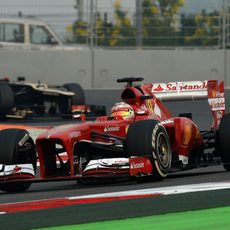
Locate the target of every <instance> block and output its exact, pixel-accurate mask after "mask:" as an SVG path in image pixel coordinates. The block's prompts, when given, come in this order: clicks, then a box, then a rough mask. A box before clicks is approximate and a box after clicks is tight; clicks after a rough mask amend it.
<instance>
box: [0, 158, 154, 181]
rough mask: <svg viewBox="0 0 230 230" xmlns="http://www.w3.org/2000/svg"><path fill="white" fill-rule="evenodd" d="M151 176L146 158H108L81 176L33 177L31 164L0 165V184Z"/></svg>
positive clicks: (94, 163)
mask: <svg viewBox="0 0 230 230" xmlns="http://www.w3.org/2000/svg"><path fill="white" fill-rule="evenodd" d="M147 175H152V164H151V162H150V160H149V158H147V157H131V158H109V159H99V160H92V161H90V162H89V163H88V164H87V166H86V167H85V169H84V170H83V171H82V173H81V174H77V175H75V176H62V177H58V176H56V177H46V178H42V177H35V172H34V169H33V165H32V164H15V165H4V164H0V184H1V183H7V182H9V183H10V182H11V183H12V182H25V181H30V182H42V181H44V182H45V181H47V182H48V181H59V180H60V181H61V180H62V181H63V180H77V179H84V178H99V177H101V178H110V177H111V178H114V177H140V176H147Z"/></svg>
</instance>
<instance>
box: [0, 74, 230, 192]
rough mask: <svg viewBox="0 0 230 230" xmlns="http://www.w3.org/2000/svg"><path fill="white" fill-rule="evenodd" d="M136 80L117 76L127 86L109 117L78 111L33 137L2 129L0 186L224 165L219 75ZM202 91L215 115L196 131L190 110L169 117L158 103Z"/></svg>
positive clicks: (226, 145)
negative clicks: (71, 120) (73, 120)
mask: <svg viewBox="0 0 230 230" xmlns="http://www.w3.org/2000/svg"><path fill="white" fill-rule="evenodd" d="M141 80H143V79H142V78H123V79H118V80H117V81H118V82H125V83H127V86H126V87H125V89H124V91H123V92H122V94H121V98H122V100H123V102H120V103H116V104H115V105H114V107H113V108H112V110H111V114H110V115H109V116H103V117H98V118H97V119H96V120H95V121H93V122H85V121H84V115H82V116H81V118H82V122H81V123H80V124H79V123H78V124H69V125H62V126H57V127H54V128H51V129H49V130H47V131H46V132H44V133H43V134H41V135H40V136H39V137H38V138H37V140H36V144H34V142H33V140H32V138H31V137H30V135H29V133H28V132H27V131H25V130H19V129H7V130H2V131H1V132H0V146H1V151H0V186H1V189H2V190H4V191H8V192H12V191H13V192H16V191H25V190H27V189H28V188H29V186H30V184H31V183H33V182H37V181H55V180H71V179H73V180H79V181H82V180H84V179H88V178H113V177H134V178H135V177H136V178H137V179H138V180H140V179H142V178H143V179H146V178H148V179H152V180H161V179H163V178H165V177H166V176H167V175H168V174H169V173H170V172H175V171H182V170H187V169H191V168H195V167H202V166H207V165H213V164H223V166H224V168H225V169H226V170H228V171H229V170H230V142H229V141H228V137H227V135H228V133H229V131H228V129H229V128H228V127H230V116H229V114H226V115H224V113H225V99H224V83H223V81H218V80H209V81H203V82H201V81H195V82H177V83H175V82H174V83H168V84H164V83H159V84H142V85H134V83H133V82H135V81H141ZM202 98H208V103H209V105H210V108H211V111H212V115H213V121H214V122H213V125H212V127H211V128H210V130H207V131H199V128H198V127H197V125H196V124H195V123H194V122H193V121H192V119H191V118H189V116H187V117H186V116H179V117H173V116H172V115H171V113H170V112H169V111H168V110H167V109H166V108H165V107H164V105H163V104H162V102H161V101H164V100H168V101H170V100H181V99H182V100H191V99H202ZM63 153H66V154H67V158H66V159H65V160H63V159H62V154H63ZM37 158H38V160H39V162H40V176H39V177H36V176H35V172H36V162H37ZM57 159H58V161H57Z"/></svg>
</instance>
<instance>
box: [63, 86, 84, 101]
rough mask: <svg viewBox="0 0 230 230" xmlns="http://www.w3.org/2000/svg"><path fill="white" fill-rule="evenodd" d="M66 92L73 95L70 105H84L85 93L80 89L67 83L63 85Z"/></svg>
mask: <svg viewBox="0 0 230 230" xmlns="http://www.w3.org/2000/svg"><path fill="white" fill-rule="evenodd" d="M63 87H64V88H66V89H67V90H68V91H71V92H73V93H75V95H74V96H73V97H72V98H71V104H72V105H84V104H85V93H84V90H83V89H82V87H81V86H80V85H78V84H76V83H67V84H64V85H63Z"/></svg>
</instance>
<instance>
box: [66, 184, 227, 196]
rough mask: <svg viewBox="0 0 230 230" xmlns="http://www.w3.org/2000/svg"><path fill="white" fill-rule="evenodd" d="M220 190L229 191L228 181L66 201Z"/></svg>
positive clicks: (104, 194)
mask: <svg viewBox="0 0 230 230" xmlns="http://www.w3.org/2000/svg"><path fill="white" fill-rule="evenodd" d="M221 189H230V181H226V182H217V183H202V184H190V185H179V186H172V187H161V188H150V189H140V190H130V191H122V192H110V193H101V194H92V195H82V196H73V197H69V198H68V199H73V200H75V199H85V198H100V197H120V196H134V195H154V194H161V195H172V194H182V193H190V192H203V191H212V190H221Z"/></svg>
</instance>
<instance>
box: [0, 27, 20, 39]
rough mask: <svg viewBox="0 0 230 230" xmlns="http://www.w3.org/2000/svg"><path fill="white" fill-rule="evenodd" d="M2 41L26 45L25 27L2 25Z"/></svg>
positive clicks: (0, 37)
mask: <svg viewBox="0 0 230 230" xmlns="http://www.w3.org/2000/svg"><path fill="white" fill-rule="evenodd" d="M0 41H2V42H16V43H24V26H23V24H17V23H1V24H0Z"/></svg>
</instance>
